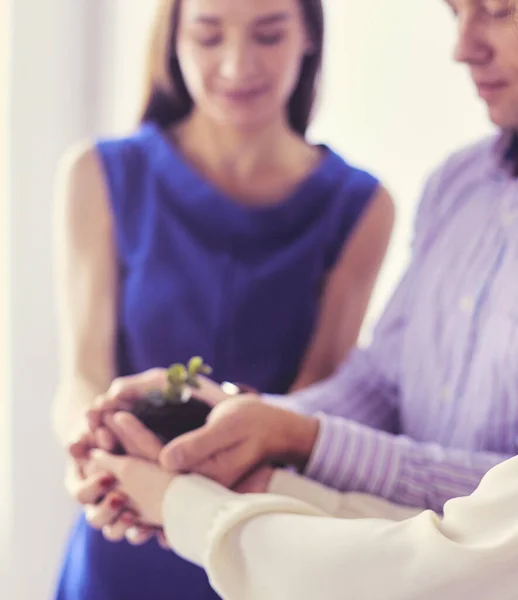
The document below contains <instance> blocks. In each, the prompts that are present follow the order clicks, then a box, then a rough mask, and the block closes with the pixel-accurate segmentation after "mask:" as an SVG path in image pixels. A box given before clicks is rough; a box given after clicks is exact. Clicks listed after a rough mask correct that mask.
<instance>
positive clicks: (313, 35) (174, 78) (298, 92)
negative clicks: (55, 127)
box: [139, 0, 324, 136]
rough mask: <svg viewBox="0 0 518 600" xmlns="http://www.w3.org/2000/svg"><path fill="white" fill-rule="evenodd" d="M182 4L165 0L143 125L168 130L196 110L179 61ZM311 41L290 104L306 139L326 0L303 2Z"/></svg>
mask: <svg viewBox="0 0 518 600" xmlns="http://www.w3.org/2000/svg"><path fill="white" fill-rule="evenodd" d="M180 2H181V0H162V2H161V4H160V6H159V9H158V12H157V15H156V19H155V23H154V27H153V31H152V36H151V43H150V47H149V53H148V60H147V69H146V78H145V92H144V101H143V109H142V110H141V113H140V119H139V120H140V122H141V123H144V122H153V123H156V124H157V125H158V126H159V127H161V128H163V129H165V128H167V127H168V126H170V125H171V124H172V123H175V122H177V121H180V120H182V119H183V118H184V117H186V116H187V115H188V114H189V113H190V112H191V110H192V107H193V100H192V98H191V96H190V95H189V92H188V91H187V87H186V85H185V82H184V79H183V76H182V72H181V70H180V65H179V63H178V59H177V57H176V39H177V33H178V17H179V14H180ZM299 2H300V4H301V7H302V11H303V14H304V22H305V25H306V29H307V32H308V35H309V38H310V40H311V44H312V52H311V54H308V55H306V56H305V57H304V59H303V63H302V67H301V71H300V77H299V80H298V82H297V85H296V86H295V89H294V91H293V94H292V96H291V98H290V100H289V103H288V121H289V124H290V126H291V127H292V128H293V130H294V131H296V132H297V133H299V134H300V135H302V136H304V135H305V133H306V130H307V128H308V126H309V124H310V122H311V117H312V113H313V109H314V105H315V102H316V98H317V93H318V89H319V84H320V75H321V68H322V54H323V46H324V11H323V7H322V0H299Z"/></svg>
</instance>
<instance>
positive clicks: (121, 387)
mask: <svg viewBox="0 0 518 600" xmlns="http://www.w3.org/2000/svg"><path fill="white" fill-rule="evenodd" d="M197 379H198V382H199V387H198V388H196V389H195V390H194V393H195V395H196V398H199V399H200V400H203V401H204V402H206V403H207V404H209V405H210V406H215V405H216V404H218V403H219V402H221V401H223V400H226V399H227V398H228V395H227V394H226V393H225V392H224V391H223V390H222V389H221V387H220V386H219V385H218V384H217V383H216V382H214V381H212V380H211V379H209V378H208V377H204V376H203V375H198V376H197ZM167 385H168V383H167V370H166V369H161V368H156V369H149V370H148V371H144V372H143V373H138V374H136V375H129V376H127V377H119V378H117V379H115V380H114V381H113V382H112V384H111V386H110V388H109V389H108V391H107V392H106V393H105V394H101V395H100V396H98V397H97V398H96V400H95V403H94V407H93V408H92V409H91V410H89V411H88V413H87V418H88V422H89V425H90V429H91V431H92V432H99V431H102V433H101V435H102V442H103V445H101V444H99V447H101V448H104V449H105V450H108V451H110V450H111V449H113V448H114V447H115V440H114V438H113V436H112V437H111V438H110V437H109V433H108V432H107V431H106V429H104V428H103V425H104V420H105V417H106V415H108V414H110V413H114V412H116V411H124V410H130V409H131V408H132V406H133V404H134V403H135V402H136V401H137V400H139V399H140V398H142V397H143V396H145V395H146V394H147V393H148V392H149V391H151V390H153V389H160V390H164V389H166V387H167ZM97 435H99V433H97Z"/></svg>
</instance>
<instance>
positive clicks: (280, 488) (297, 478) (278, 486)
mask: <svg viewBox="0 0 518 600" xmlns="http://www.w3.org/2000/svg"><path fill="white" fill-rule="evenodd" d="M267 491H268V493H270V494H278V495H279V496H289V497H291V498H297V499H298V500H302V501H304V502H307V503H308V504H311V505H312V506H316V507H317V508H320V509H321V510H323V511H324V512H326V513H327V514H329V515H333V516H335V515H337V514H338V510H339V506H340V497H341V494H340V493H339V492H337V491H335V490H331V489H329V488H326V487H325V486H323V485H322V484H320V483H317V482H316V481H311V480H310V479H308V478H307V477H302V476H301V475H297V474H296V473H293V472H291V471H288V470H286V469H275V471H274V473H273V477H272V479H271V481H270V485H269V486H268V490H267Z"/></svg>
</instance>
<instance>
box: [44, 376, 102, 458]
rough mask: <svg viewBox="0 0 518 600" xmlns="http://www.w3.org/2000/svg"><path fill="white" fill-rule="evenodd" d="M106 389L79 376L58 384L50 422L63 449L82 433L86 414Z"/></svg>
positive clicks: (89, 379)
mask: <svg viewBox="0 0 518 600" xmlns="http://www.w3.org/2000/svg"><path fill="white" fill-rule="evenodd" d="M106 389H107V386H104V385H103V384H101V383H99V382H98V383H96V382H95V381H94V380H93V379H92V378H88V377H85V376H80V375H76V376H73V377H68V378H67V379H66V380H65V381H63V382H62V383H61V384H60V386H59V388H58V390H57V393H56V395H55V398H54V403H53V410H52V412H53V414H52V421H53V427H54V433H55V434H56V436H57V438H58V440H59V443H60V444H61V445H62V446H63V447H66V446H68V445H69V444H70V443H71V442H73V441H74V440H76V439H77V437H78V436H79V435H80V433H82V432H83V431H84V429H85V427H86V418H85V415H86V412H87V411H88V410H89V409H90V408H91V407H92V405H93V403H94V400H95V398H96V397H97V396H98V395H99V394H101V393H103V392H105V391H106Z"/></svg>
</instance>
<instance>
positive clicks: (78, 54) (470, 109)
mask: <svg viewBox="0 0 518 600" xmlns="http://www.w3.org/2000/svg"><path fill="white" fill-rule="evenodd" d="M155 4H156V1H155V0H153V1H152V0H74V1H73V2H71V1H70V0H45V1H44V2H42V1H35V0H10V2H8V0H0V198H1V204H0V210H1V215H0V227H1V229H0V231H1V233H0V259H1V260H0V276H1V278H2V281H1V284H0V310H1V314H2V321H1V323H2V324H3V325H5V328H6V330H5V335H2V336H1V337H0V342H2V344H1V345H0V351H1V352H0V360H1V362H0V385H1V386H2V389H1V394H0V452H1V454H0V478H1V479H0V502H1V504H0V597H1V598H6V599H9V600H11V599H12V600H36V599H38V600H40V599H42V600H44V599H47V598H50V593H51V589H52V586H53V582H54V579H55V573H56V569H57V566H58V564H59V560H60V556H61V553H62V550H63V545H64V541H65V538H66V533H67V531H68V528H69V526H70V523H71V520H72V517H73V515H74V512H75V507H74V506H73V504H72V502H70V501H69V500H68V499H67V497H66V495H65V493H64V491H63V486H62V480H63V458H62V454H61V452H60V450H59V448H58V447H57V445H56V444H55V442H54V440H53V437H52V433H51V430H50V418H49V413H50V404H51V400H52V396H53V393H54V389H55V386H56V373H57V365H56V336H55V319H54V309H53V292H52V285H51V239H50V235H49V234H50V215H51V203H52V188H53V180H54V169H55V165H56V161H57V159H58V157H59V155H60V154H61V153H62V152H63V150H64V149H65V148H66V147H67V146H68V145H69V144H71V143H72V142H74V141H76V140H77V139H80V138H83V137H85V136H94V135H98V134H101V133H102V134H106V133H113V134H116V133H121V132H124V131H128V130H129V129H130V128H131V125H132V123H133V119H134V118H135V114H136V109H137V107H138V104H139V100H140V79H141V74H142V70H143V47H144V45H145V42H146V38H147V35H148V25H149V22H150V19H151V16H152V13H153V9H154V6H155ZM327 17H328V25H329V28H328V43H327V48H326V51H327V63H326V70H325V85H324V91H323V97H322V103H321V111H320V113H319V116H318V118H317V120H316V122H315V125H314V127H313V128H312V131H311V136H312V137H313V138H314V139H315V140H319V141H324V142H326V143H328V144H330V145H332V146H333V147H334V148H335V149H336V150H338V151H340V152H342V153H343V154H344V155H345V156H346V157H347V158H348V159H349V160H350V161H352V162H354V163H356V164H358V165H359V166H363V167H366V168H368V169H370V170H371V171H373V172H374V173H376V174H377V175H378V176H379V177H381V178H382V180H383V181H384V183H385V184H386V185H387V186H388V187H389V189H390V190H391V191H392V192H393V194H394V197H395V200H396V204H397V209H398V224H397V229H396V233H395V239H394V242H393V244H392V246H391V249H390V253H389V257H388V259H387V261H386V264H385V267H384V270H383V274H382V277H381V279H380V281H379V285H378V287H377V290H376V294H375V297H374V299H373V302H372V305H371V309H370V313H369V319H368V321H367V324H366V328H365V331H364V333H365V335H366V336H368V333H369V330H370V325H371V324H372V320H373V319H374V318H375V317H376V315H377V314H378V313H379V310H380V308H381V306H382V305H383V303H384V301H385V300H386V298H387V296H388V295H389V294H390V291H391V289H392V288H393V286H394V284H395V282H396V281H397V279H398V277H399V275H400V273H401V270H402V268H403V267H404V265H405V262H406V260H407V257H408V254H407V249H408V240H409V233H410V226H411V222H412V218H413V214H414V211H415V208H416V202H417V199H418V195H419V190H420V188H421V186H422V184H423V181H424V178H425V177H426V176H427V175H428V173H429V172H430V170H431V169H432V168H433V167H434V166H435V165H436V164H437V163H438V162H439V161H440V160H442V158H443V157H444V156H445V154H446V153H448V152H449V151H451V150H452V149H454V148H456V147H458V146H461V145H464V144H466V143H469V142H470V141H472V140H473V139H475V138H477V137H479V136H480V135H483V134H485V133H486V132H488V131H490V128H489V126H488V124H487V123H486V120H485V113H484V110H483V107H482V106H481V105H480V103H479V102H478V101H477V99H476V98H475V95H474V93H473V90H472V88H471V85H470V83H469V80H468V78H467V75H466V73H465V72H464V70H463V69H462V68H460V67H458V66H455V65H454V64H453V63H452V62H451V60H450V54H451V51H452V47H453V38H454V33H455V29H454V22H453V20H452V18H451V17H450V15H449V14H448V11H447V10H446V8H445V7H444V6H443V3H442V1H441V0H419V2H416V0H391V1H390V2H387V0H362V1H361V2H345V1H344V0H328V1H327ZM2 592H3V593H2Z"/></svg>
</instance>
